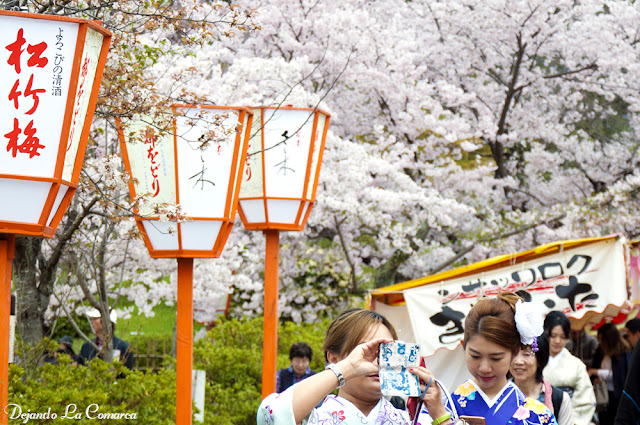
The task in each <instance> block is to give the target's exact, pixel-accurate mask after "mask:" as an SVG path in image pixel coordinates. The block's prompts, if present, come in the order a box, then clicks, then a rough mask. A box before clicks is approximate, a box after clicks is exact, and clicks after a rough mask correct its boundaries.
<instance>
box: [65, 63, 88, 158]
mask: <svg viewBox="0 0 640 425" xmlns="http://www.w3.org/2000/svg"><path fill="white" fill-rule="evenodd" d="M90 62H91V59H89V57H85V58H84V63H83V64H82V71H81V72H80V78H81V80H80V85H79V86H78V94H77V95H76V104H75V106H74V107H73V121H72V122H71V130H70V132H69V141H68V142H67V151H68V150H69V149H71V145H72V144H73V136H74V135H75V133H76V127H77V125H76V124H77V121H78V115H79V114H80V106H81V104H82V95H83V94H84V83H85V82H86V80H87V74H88V73H89V63H90Z"/></svg>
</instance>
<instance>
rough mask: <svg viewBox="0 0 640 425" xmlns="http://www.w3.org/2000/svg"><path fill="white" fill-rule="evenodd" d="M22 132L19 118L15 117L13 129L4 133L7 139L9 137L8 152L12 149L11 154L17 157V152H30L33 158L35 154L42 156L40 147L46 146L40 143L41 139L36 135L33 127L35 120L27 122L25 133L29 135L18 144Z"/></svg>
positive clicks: (30, 156)
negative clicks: (39, 151)
mask: <svg viewBox="0 0 640 425" xmlns="http://www.w3.org/2000/svg"><path fill="white" fill-rule="evenodd" d="M19 134H20V127H18V119H17V118H14V119H13V131H11V132H9V133H7V134H5V135H4V137H6V138H7V139H9V143H8V144H7V152H9V151H12V152H11V155H13V157H14V158H15V157H16V155H17V153H18V152H20V153H28V154H29V158H33V157H34V156H40V154H39V153H38V149H42V148H44V147H45V146H44V145H41V144H40V139H39V138H37V137H35V134H36V129H35V128H33V120H31V121H30V122H29V124H27V127H26V128H25V129H24V135H25V136H27V137H25V139H24V142H22V143H21V144H18V135H19Z"/></svg>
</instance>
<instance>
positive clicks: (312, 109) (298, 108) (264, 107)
mask: <svg viewBox="0 0 640 425" xmlns="http://www.w3.org/2000/svg"><path fill="white" fill-rule="evenodd" d="M249 108H251V109H277V110H285V111H314V112H319V113H321V114H323V115H326V116H328V117H330V116H331V114H330V113H328V112H326V111H323V110H322V109H320V108H300V107H294V106H291V105H286V106H284V105H280V106H249Z"/></svg>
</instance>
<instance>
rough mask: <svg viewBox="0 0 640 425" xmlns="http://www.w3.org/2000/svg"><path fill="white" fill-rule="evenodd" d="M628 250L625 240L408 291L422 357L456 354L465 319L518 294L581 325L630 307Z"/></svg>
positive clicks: (615, 239) (412, 319)
mask: <svg viewBox="0 0 640 425" xmlns="http://www.w3.org/2000/svg"><path fill="white" fill-rule="evenodd" d="M626 261H627V244H626V240H625V239H624V238H622V237H617V238H611V239H606V240H603V241H600V242H596V243H591V244H585V245H581V246H578V247H575V248H571V249H564V250H562V251H560V252H558V253H555V254H550V255H547V256H542V257H538V258H536V259H532V260H530V261H526V262H521V263H517V264H513V265H507V266H503V267H500V268H497V269H493V270H490V271H485V272H482V273H480V274H472V275H467V276H465V277H459V278H455V277H454V278H452V279H449V280H446V281H442V282H434V283H430V284H428V285H423V286H419V287H415V288H411V289H407V290H405V291H404V300H405V301H406V306H407V308H408V313H409V317H410V321H411V325H412V328H413V333H414V336H415V339H416V342H418V343H419V344H420V345H421V346H422V354H423V355H430V354H433V353H434V352H435V351H436V350H437V349H438V348H443V347H446V348H450V349H453V348H455V347H456V346H457V345H458V344H459V342H460V340H461V339H462V337H463V334H464V319H465V317H466V316H467V313H468V312H469V310H470V309H471V307H472V306H473V305H474V304H475V303H476V302H477V300H478V298H479V297H481V296H483V295H487V296H495V295H497V294H498V293H499V292H500V291H511V292H516V293H518V294H519V295H520V296H521V297H523V298H524V299H525V300H526V301H530V302H533V303H534V304H535V305H537V306H538V308H539V309H540V312H541V313H544V314H546V313H547V312H549V311H552V310H560V311H563V312H564V313H565V314H567V316H569V317H572V318H573V319H576V321H577V322H580V320H581V319H585V320H586V319H587V317H585V316H586V315H587V314H588V313H607V311H608V310H610V309H611V307H614V306H618V307H619V306H621V305H624V304H625V303H626V302H627V299H628V293H627V262H626Z"/></svg>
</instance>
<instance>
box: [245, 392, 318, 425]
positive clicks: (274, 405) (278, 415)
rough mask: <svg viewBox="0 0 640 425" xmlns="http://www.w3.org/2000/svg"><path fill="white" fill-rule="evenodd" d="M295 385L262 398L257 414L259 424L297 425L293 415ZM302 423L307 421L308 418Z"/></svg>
mask: <svg viewBox="0 0 640 425" xmlns="http://www.w3.org/2000/svg"><path fill="white" fill-rule="evenodd" d="M294 387H295V385H293V386H291V387H289V388H287V389H286V390H285V391H284V392H281V393H280V394H278V393H273V394H270V395H268V396H267V397H266V398H265V399H264V400H262V403H260V407H258V413H257V415H256V422H257V424H258V425H296V420H295V417H294V416H293V391H294ZM302 423H303V424H304V423H306V419H305V420H303V421H302Z"/></svg>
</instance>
